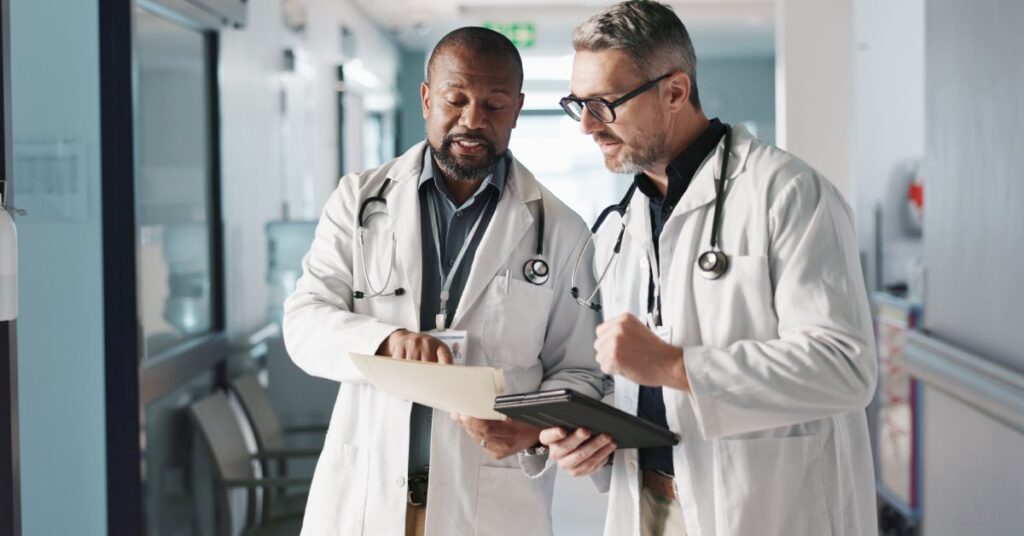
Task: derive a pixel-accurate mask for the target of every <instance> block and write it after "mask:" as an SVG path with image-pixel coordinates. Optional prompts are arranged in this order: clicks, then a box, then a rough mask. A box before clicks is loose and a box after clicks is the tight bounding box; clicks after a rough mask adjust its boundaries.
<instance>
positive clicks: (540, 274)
mask: <svg viewBox="0 0 1024 536" xmlns="http://www.w3.org/2000/svg"><path fill="white" fill-rule="evenodd" d="M550 275H551V270H550V269H549V268H548V263H547V262H546V261H545V260H544V259H540V258H533V259H530V260H528V261H526V264H525V265H523V277H525V278H526V280H527V281H529V282H530V283H533V284H534V285H543V284H544V283H547V282H548V276H550Z"/></svg>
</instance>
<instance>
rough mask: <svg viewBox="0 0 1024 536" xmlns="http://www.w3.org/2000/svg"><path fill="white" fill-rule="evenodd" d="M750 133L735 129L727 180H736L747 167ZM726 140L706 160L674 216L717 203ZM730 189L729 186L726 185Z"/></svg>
mask: <svg viewBox="0 0 1024 536" xmlns="http://www.w3.org/2000/svg"><path fill="white" fill-rule="evenodd" d="M750 140H751V136H750V133H749V132H747V129H745V128H743V127H742V126H737V127H733V129H732V143H731V147H730V148H729V171H728V173H727V174H726V177H727V180H732V179H735V178H736V176H737V175H739V174H740V173H741V172H743V169H744V168H745V167H746V161H747V155H748V154H749V153H750ZM724 145H725V138H722V141H720V142H718V145H717V146H716V147H715V152H714V153H713V154H712V155H711V156H710V157H709V158H708V159H707V160H705V162H704V164H703V165H701V167H700V169H699V170H697V174H696V175H695V176H694V177H693V182H692V183H690V186H689V188H687V189H686V193H684V194H683V198H682V199H680V200H679V204H678V205H676V209H675V210H674V211H673V212H672V215H673V216H675V215H679V214H686V213H687V212H690V211H691V210H696V209H698V208H700V207H702V206H704V205H706V204H708V203H713V202H714V201H715V182H716V181H717V180H718V178H719V177H720V176H721V174H722V171H721V170H722V151H723V150H724V147H723V146H724ZM726 186H727V187H728V185H726Z"/></svg>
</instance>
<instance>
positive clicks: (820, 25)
mask: <svg viewBox="0 0 1024 536" xmlns="http://www.w3.org/2000/svg"><path fill="white" fill-rule="evenodd" d="M850 13H851V12H850V0H829V1H825V2H823V1H821V0H778V1H777V2H776V20H775V23H776V26H775V59H776V63H775V66H776V71H775V72H776V79H775V99H776V101H775V102H776V108H775V113H776V124H777V127H776V136H777V137H776V140H777V143H778V145H779V146H780V147H782V148H783V149H785V150H787V151H789V152H791V153H793V154H795V155H796V156H798V157H800V158H802V159H803V160H805V161H807V162H808V163H810V164H811V166H813V167H814V168H815V169H817V170H818V171H820V172H821V173H823V174H824V175H825V176H826V177H828V178H829V179H830V180H831V181H832V182H833V183H834V184H835V185H836V186H837V187H838V188H839V190H840V191H841V192H843V194H844V195H845V196H846V197H847V199H850V181H849V175H850V169H849V166H850V148H849V139H850V132H849V128H850V46H851V39H850V35H851V28H850V26H851V25H850Z"/></svg>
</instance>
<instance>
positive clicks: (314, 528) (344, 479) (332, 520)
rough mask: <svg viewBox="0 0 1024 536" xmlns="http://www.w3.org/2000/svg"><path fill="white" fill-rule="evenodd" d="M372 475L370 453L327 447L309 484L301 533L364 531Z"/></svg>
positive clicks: (355, 534) (343, 535)
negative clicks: (364, 518)
mask: <svg viewBox="0 0 1024 536" xmlns="http://www.w3.org/2000/svg"><path fill="white" fill-rule="evenodd" d="M369 475H370V473H369V462H368V460H367V453H366V452H365V451H363V450H362V449H360V448H359V447H357V446H355V445H347V444H341V445H337V446H335V447H334V448H331V446H330V445H328V446H327V447H325V449H324V452H323V454H321V455H320V460H319V461H318V462H317V467H316V472H315V473H314V475H313V482H312V485H311V486H310V494H309V499H308V500H307V502H306V513H305V516H304V521H303V525H302V534H303V535H325V534H331V535H338V536H359V535H361V534H363V515H364V513H365V510H366V492H367V483H368V482H369Z"/></svg>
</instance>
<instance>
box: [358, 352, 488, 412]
mask: <svg viewBox="0 0 1024 536" xmlns="http://www.w3.org/2000/svg"><path fill="white" fill-rule="evenodd" d="M348 356H349V358H350V359H352V363H353V364H354V365H355V366H356V368H357V369H358V370H359V372H360V374H362V375H363V378H364V379H365V380H366V381H367V382H369V383H370V384H372V385H373V386H374V387H376V388H378V389H381V390H383V391H386V392H388V393H390V394H393V395H395V396H398V397H401V398H405V399H406V400H412V401H413V402H416V403H417V404H422V405H424V406H430V407H432V408H435V409H439V410H442V411H447V412H449V413H461V414H463V415H468V416H470V417H476V418H477V419H487V420H505V419H506V418H507V417H506V416H505V415H502V414H501V413H498V412H496V411H494V398H495V397H496V396H498V395H501V394H503V393H504V391H505V374H504V372H503V371H502V370H500V369H496V368H492V367H467V366H461V365H441V364H438V363H429V362H426V361H406V360H402V359H391V358H389V357H380V356H372V355H361V354H348Z"/></svg>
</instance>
